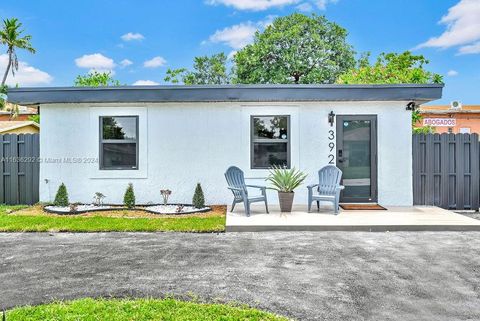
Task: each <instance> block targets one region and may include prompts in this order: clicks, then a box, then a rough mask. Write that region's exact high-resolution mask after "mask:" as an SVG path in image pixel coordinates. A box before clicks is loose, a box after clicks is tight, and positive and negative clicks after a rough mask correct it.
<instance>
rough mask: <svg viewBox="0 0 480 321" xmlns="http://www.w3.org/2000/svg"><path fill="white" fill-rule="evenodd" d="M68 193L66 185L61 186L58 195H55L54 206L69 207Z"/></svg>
mask: <svg viewBox="0 0 480 321" xmlns="http://www.w3.org/2000/svg"><path fill="white" fill-rule="evenodd" d="M68 203H69V202H68V193H67V187H66V186H65V184H63V183H62V184H60V186H59V187H58V190H57V194H56V195H55V200H54V201H53V205H55V206H62V207H66V206H68Z"/></svg>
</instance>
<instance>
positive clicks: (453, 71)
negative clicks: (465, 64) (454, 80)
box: [447, 70, 458, 77]
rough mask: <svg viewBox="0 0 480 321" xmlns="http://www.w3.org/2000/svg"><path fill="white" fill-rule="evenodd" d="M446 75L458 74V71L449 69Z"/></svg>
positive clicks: (453, 75)
mask: <svg viewBox="0 0 480 321" xmlns="http://www.w3.org/2000/svg"><path fill="white" fill-rule="evenodd" d="M447 76H449V77H455V76H458V71H456V70H449V71H448V72H447Z"/></svg>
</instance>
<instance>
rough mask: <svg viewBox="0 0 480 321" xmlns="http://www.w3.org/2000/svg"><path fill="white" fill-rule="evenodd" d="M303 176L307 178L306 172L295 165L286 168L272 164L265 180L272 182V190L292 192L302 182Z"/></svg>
mask: <svg viewBox="0 0 480 321" xmlns="http://www.w3.org/2000/svg"><path fill="white" fill-rule="evenodd" d="M305 178H307V174H305V173H304V172H302V171H300V170H298V169H296V168H295V167H293V168H291V169H288V168H284V167H281V166H273V167H272V168H271V169H270V174H269V175H268V177H267V179H266V180H267V181H268V182H270V183H271V184H272V186H273V187H272V188H273V189H274V190H276V191H278V192H282V193H292V192H293V190H294V189H296V188H297V187H298V186H300V185H301V184H302V183H303V181H304V180H305Z"/></svg>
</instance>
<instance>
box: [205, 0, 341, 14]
mask: <svg viewBox="0 0 480 321" xmlns="http://www.w3.org/2000/svg"><path fill="white" fill-rule="evenodd" d="M205 2H206V3H207V4H209V5H225V6H228V7H233V8H235V9H237V10H251V11H262V10H267V9H271V8H279V7H284V6H291V5H296V4H298V5H297V7H296V9H297V10H299V11H303V12H310V11H313V10H314V6H315V7H317V8H318V9H320V10H325V9H326V8H327V5H328V4H329V3H337V2H338V0H303V1H302V0H206V1H205Z"/></svg>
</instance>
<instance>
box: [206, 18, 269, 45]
mask: <svg viewBox="0 0 480 321" xmlns="http://www.w3.org/2000/svg"><path fill="white" fill-rule="evenodd" d="M274 18H275V16H267V17H266V18H265V19H264V20H261V21H258V22H256V23H254V22H251V21H247V22H243V23H240V24H238V25H233V26H231V27H227V28H224V29H222V30H217V31H215V33H214V34H213V35H211V36H210V37H209V38H208V41H209V42H211V43H222V44H225V45H227V46H229V47H231V48H232V49H234V50H238V49H242V48H243V47H245V46H246V45H248V44H250V43H252V42H253V38H254V36H255V32H256V31H257V30H262V29H264V28H265V27H267V26H268V25H270V24H271V23H272V21H273V19H274ZM203 43H205V42H203Z"/></svg>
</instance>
